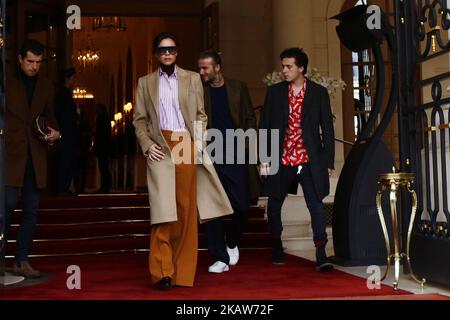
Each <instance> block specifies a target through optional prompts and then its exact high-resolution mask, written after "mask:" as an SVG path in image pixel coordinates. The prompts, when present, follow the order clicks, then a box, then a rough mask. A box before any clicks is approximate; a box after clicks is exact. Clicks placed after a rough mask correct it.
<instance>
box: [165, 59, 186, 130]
mask: <svg viewBox="0 0 450 320" xmlns="http://www.w3.org/2000/svg"><path fill="white" fill-rule="evenodd" d="M159 125H160V127H161V130H170V131H178V132H181V131H187V128H186V124H185V123H184V119H183V115H182V114H181V110H180V102H179V100H178V71H177V67H175V71H174V73H173V74H172V75H171V76H170V77H169V76H168V75H167V73H165V72H163V71H162V70H161V68H160V69H159Z"/></svg>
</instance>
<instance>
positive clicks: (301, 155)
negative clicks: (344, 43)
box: [260, 48, 334, 271]
mask: <svg viewBox="0 0 450 320" xmlns="http://www.w3.org/2000/svg"><path fill="white" fill-rule="evenodd" d="M280 58H281V63H282V67H283V75H284V77H285V79H286V81H283V82H281V83H278V84H276V85H273V86H271V87H269V88H268V90H267V95H266V99H265V103H264V109H263V110H262V117H261V122H260V129H266V130H268V135H267V137H268V138H267V141H265V142H266V145H267V146H268V149H269V154H270V156H271V158H273V157H274V156H275V157H276V158H277V159H279V163H276V164H274V163H271V164H268V163H261V171H262V172H263V174H268V177H267V181H266V186H265V188H266V190H265V191H266V193H267V194H268V196H269V200H268V208H267V214H268V220H269V231H270V233H271V235H272V238H273V254H272V262H273V263H275V264H281V263H284V256H283V246H282V242H281V232H282V230H283V226H282V222H281V207H282V205H283V202H284V199H285V197H286V195H287V193H297V187H298V184H299V183H300V184H301V185H302V189H303V194H304V196H305V201H306V204H307V207H308V209H309V212H310V214H311V224H312V229H313V234H314V244H315V246H316V268H317V270H318V271H326V270H330V269H331V268H332V266H331V265H330V264H329V263H328V262H327V257H326V253H325V245H326V243H327V233H326V221H325V211H324V205H323V202H322V200H323V198H325V197H326V196H327V195H328V194H329V189H330V182H329V175H331V172H332V170H333V169H334V129H333V116H332V113H331V108H330V98H329V95H328V92H327V90H326V88H324V87H322V86H320V85H318V84H316V83H314V82H312V81H310V80H308V79H307V78H305V76H304V75H305V74H306V72H307V67H308V56H307V55H306V54H305V53H304V52H303V50H302V49H299V48H290V49H286V50H285V51H283V52H282V53H281V55H280ZM272 134H278V135H279V140H278V142H279V144H278V149H275V147H273V146H271V144H270V141H271V135H272ZM276 168H278V170H276ZM275 171H276V172H275Z"/></svg>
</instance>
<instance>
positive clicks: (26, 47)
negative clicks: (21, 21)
mask: <svg viewBox="0 0 450 320" xmlns="http://www.w3.org/2000/svg"><path fill="white" fill-rule="evenodd" d="M27 52H31V53H32V54H34V55H36V56H41V55H43V54H44V46H43V45H42V43H40V42H39V41H37V40H34V39H26V40H25V41H24V43H23V45H22V48H20V52H19V54H20V56H21V57H22V59H23V58H25V57H26V56H27Z"/></svg>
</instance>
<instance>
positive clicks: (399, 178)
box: [377, 168, 426, 291]
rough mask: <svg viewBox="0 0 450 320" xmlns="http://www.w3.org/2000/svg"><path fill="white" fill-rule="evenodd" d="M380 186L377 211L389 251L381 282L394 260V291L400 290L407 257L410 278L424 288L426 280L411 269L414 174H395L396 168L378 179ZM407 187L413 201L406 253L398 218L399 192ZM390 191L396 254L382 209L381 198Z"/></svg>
mask: <svg viewBox="0 0 450 320" xmlns="http://www.w3.org/2000/svg"><path fill="white" fill-rule="evenodd" d="M377 181H378V186H379V187H380V190H378V193H377V210H378V217H379V218H380V223H381V227H382V228H383V234H384V239H385V240H386V251H387V265H386V266H387V268H386V272H385V273H384V276H383V277H382V279H381V281H383V280H384V279H386V276H387V275H388V273H389V271H390V268H391V260H392V259H394V266H395V280H394V284H393V286H394V290H395V291H397V290H398V283H399V277H400V260H401V259H402V258H404V257H406V261H407V263H408V267H409V271H410V276H411V278H412V279H414V280H415V281H416V282H417V283H419V284H420V285H421V287H422V288H423V286H424V284H425V282H426V280H425V279H422V280H419V279H418V278H417V277H416V276H415V275H414V273H413V271H412V267H411V258H410V256H409V246H410V242H411V234H412V229H413V225H414V220H415V217H416V211H417V194H416V192H415V191H414V190H413V189H412V186H411V184H412V183H413V182H414V175H413V174H412V173H404V172H395V168H393V172H392V173H385V174H380V175H378V178H377ZM401 187H405V188H406V189H407V190H408V192H409V193H411V197H412V200H413V204H412V208H411V217H410V221H409V227H408V237H407V243H406V253H403V252H402V253H401V252H400V241H399V232H398V218H397V192H398V190H399V188H401ZM388 189H389V191H390V204H391V218H392V229H393V236H394V254H391V246H390V242H389V234H388V231H387V227H386V222H385V221H384V215H383V210H382V207H381V196H382V194H383V191H386V190H388Z"/></svg>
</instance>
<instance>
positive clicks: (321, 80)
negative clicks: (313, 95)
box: [263, 68, 347, 98]
mask: <svg viewBox="0 0 450 320" xmlns="http://www.w3.org/2000/svg"><path fill="white" fill-rule="evenodd" d="M305 76H306V77H307V78H308V79H309V80H311V81H314V82H316V83H318V84H320V85H322V86H324V87H325V88H327V90H328V94H329V95H330V97H331V98H333V97H334V94H335V93H336V90H338V89H339V90H345V87H346V86H347V84H346V83H345V81H343V80H341V79H335V78H333V77H326V76H323V75H321V74H320V73H319V71H318V70H317V68H312V69H310V71H309V72H308V73H307V74H306V75H305ZM281 81H284V76H283V73H282V72H276V71H275V72H272V73H268V74H267V75H266V76H265V77H264V79H263V82H264V83H265V84H266V85H267V86H271V85H274V84H276V83H279V82H281Z"/></svg>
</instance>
